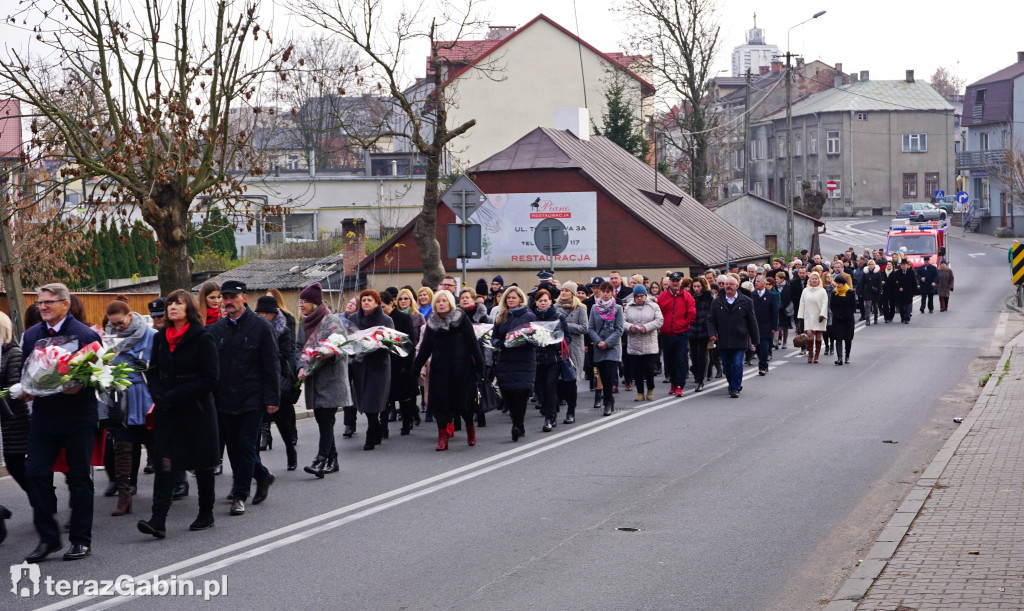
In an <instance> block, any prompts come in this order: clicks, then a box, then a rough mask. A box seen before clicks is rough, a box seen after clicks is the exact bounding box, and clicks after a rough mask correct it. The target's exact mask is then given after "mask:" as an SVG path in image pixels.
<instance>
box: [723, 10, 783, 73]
mask: <svg viewBox="0 0 1024 611" xmlns="http://www.w3.org/2000/svg"><path fill="white" fill-rule="evenodd" d="M778 56H779V47H777V46H776V45H769V44H765V42H764V30H762V29H761V28H759V27H757V14H756V13H755V14H754V27H753V28H752V29H750V30H747V44H745V45H739V46H738V47H735V48H734V49H733V50H732V75H733V76H743V75H744V74H746V73H747V70H750V72H751V74H758V73H759V70H760V68H761V66H770V65H772V59H774V58H776V57H778Z"/></svg>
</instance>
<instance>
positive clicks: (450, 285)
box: [441, 284, 455, 289]
mask: <svg viewBox="0 0 1024 611" xmlns="http://www.w3.org/2000/svg"><path fill="white" fill-rule="evenodd" d="M441 287H442V288H446V289H453V288H455V285H454V284H442V285H441Z"/></svg>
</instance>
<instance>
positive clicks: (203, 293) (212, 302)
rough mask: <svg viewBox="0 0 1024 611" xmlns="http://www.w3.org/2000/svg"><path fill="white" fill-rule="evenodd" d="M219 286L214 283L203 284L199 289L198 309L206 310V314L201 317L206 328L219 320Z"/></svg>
mask: <svg viewBox="0 0 1024 611" xmlns="http://www.w3.org/2000/svg"><path fill="white" fill-rule="evenodd" d="M220 302H221V296H220V285H219V284H217V283H216V282H204V283H203V286H201V287H199V307H200V308H206V314H205V316H203V320H205V321H206V322H205V323H204V324H205V325H206V326H207V327H209V326H210V325H212V324H213V323H215V322H217V321H218V320H220V317H221V311H220Z"/></svg>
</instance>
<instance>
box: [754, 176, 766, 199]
mask: <svg viewBox="0 0 1024 611" xmlns="http://www.w3.org/2000/svg"><path fill="white" fill-rule="evenodd" d="M754 195H757V196H758V197H764V183H763V182H761V181H760V180H759V181H757V182H755V183H754Z"/></svg>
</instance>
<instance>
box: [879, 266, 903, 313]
mask: <svg viewBox="0 0 1024 611" xmlns="http://www.w3.org/2000/svg"><path fill="white" fill-rule="evenodd" d="M895 273H896V269H895V267H894V266H893V264H892V261H886V262H885V269H884V270H883V271H882V278H881V281H880V283H879V284H880V285H881V288H882V317H883V318H884V319H885V322H886V324H889V323H891V322H892V319H893V318H894V317H895V316H896V296H897V295H898V294H899V286H898V285H897V284H896V276H894V275H893V274H895Z"/></svg>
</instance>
